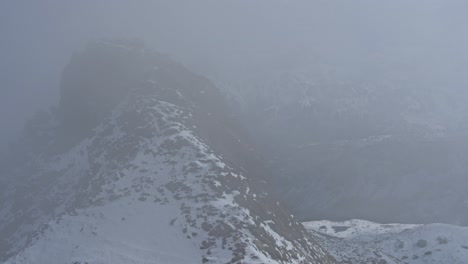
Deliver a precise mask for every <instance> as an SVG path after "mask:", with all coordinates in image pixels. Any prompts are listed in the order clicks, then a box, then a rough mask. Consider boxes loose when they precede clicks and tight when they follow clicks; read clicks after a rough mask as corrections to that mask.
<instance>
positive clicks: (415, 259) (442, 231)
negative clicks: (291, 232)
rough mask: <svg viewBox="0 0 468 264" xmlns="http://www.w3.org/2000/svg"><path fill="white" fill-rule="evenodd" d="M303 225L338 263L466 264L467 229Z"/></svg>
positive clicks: (354, 223) (348, 223) (358, 223)
mask: <svg viewBox="0 0 468 264" xmlns="http://www.w3.org/2000/svg"><path fill="white" fill-rule="evenodd" d="M303 224H304V226H305V227H306V228H307V229H308V230H309V231H310V232H312V233H318V234H321V235H322V239H320V240H321V241H322V243H323V246H324V248H325V249H326V250H328V252H330V253H331V254H332V255H333V256H334V257H335V258H336V259H337V260H338V261H341V262H342V263H387V264H390V263H411V264H413V263H414V264H424V263H439V264H447V263H450V264H466V263H468V227H460V226H454V225H447V224H427V225H408V224H378V223H373V222H369V221H365V220H350V221H344V222H331V221H313V222H306V223H303Z"/></svg>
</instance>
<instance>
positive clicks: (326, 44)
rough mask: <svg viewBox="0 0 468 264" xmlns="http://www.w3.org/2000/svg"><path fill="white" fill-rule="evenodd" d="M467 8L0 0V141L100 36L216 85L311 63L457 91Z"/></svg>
mask: <svg viewBox="0 0 468 264" xmlns="http://www.w3.org/2000/svg"><path fill="white" fill-rule="evenodd" d="M466 8H467V6H466V4H465V3H464V2H463V1H425V2H424V3H421V2H417V1H391V2H388V3H387V2H386V3H381V2H375V1H352V2H350V1H294V2H288V1H197V2H191V1H171V2H168V1H148V0H144V1H122V0H117V1H99V2H96V1H88V0H85V1H79V2H77V1H53V0H45V1H40V2H38V1H27V2H24V1H9V0H7V1H2V3H0V12H1V13H0V14H1V16H0V19H1V23H0V32H1V35H2V41H1V43H0V45H1V51H2V52H1V60H0V67H1V72H2V76H1V78H2V96H1V102H0V105H1V111H0V113H1V120H2V124H6V125H2V132H1V133H2V136H1V137H0V138H1V142H2V144H1V145H2V146H5V144H6V143H7V142H9V141H11V140H12V137H13V135H14V133H17V132H18V131H19V129H20V127H21V126H22V124H23V123H24V121H25V120H26V119H28V118H29V117H30V116H31V115H32V113H33V112H35V111H36V110H38V109H40V108H43V107H44V106H46V105H52V104H54V103H55V102H56V101H57V98H58V83H59V81H58V77H57V76H59V75H60V72H61V70H62V69H63V67H64V66H65V65H66V63H67V62H68V59H69V56H70V54H71V53H72V52H74V51H76V50H78V49H79V48H81V47H82V46H83V45H84V43H87V42H88V41H90V40H94V39H99V38H136V39H141V40H143V41H145V42H146V43H148V44H149V46H151V47H154V48H155V49H156V50H159V51H161V52H163V53H168V54H170V55H171V56H173V57H176V59H179V60H181V61H182V62H183V63H185V64H187V65H190V66H193V68H194V70H195V71H197V72H202V73H205V74H207V75H210V76H215V77H219V79H222V80H224V79H229V80H238V79H239V78H246V76H247V75H253V76H255V75H257V73H258V75H257V76H259V75H260V74H268V73H270V72H271V71H272V69H273V70H279V71H282V70H289V69H291V68H294V67H297V68H301V67H302V66H303V65H304V64H306V65H307V66H309V65H310V64H313V65H324V66H323V67H325V68H326V71H333V72H337V73H338V74H344V75H346V76H351V77H352V78H357V79H358V80H367V79H369V78H375V79H379V78H388V77H389V76H390V77H391V78H403V79H404V78H410V79H412V80H415V81H416V82H420V83H421V85H428V84H429V85H430V84H432V83H448V82H450V83H451V84H453V85H451V87H453V89H460V90H457V91H462V90H463V89H462V88H460V87H461V86H464V85H465V82H464V80H463V79H464V71H463V69H464V65H466V61H467V54H466V51H465V48H464V47H465V46H466V43H467V37H466V36H467V28H466V27H465V25H466V18H465V15H464V14H465V12H464V10H465V9H466ZM316 67H317V66H316ZM265 72H266V73H265ZM225 76H227V77H225ZM451 87H447V88H446V89H447V90H450V89H451ZM421 89H423V87H421ZM2 148H3V147H2Z"/></svg>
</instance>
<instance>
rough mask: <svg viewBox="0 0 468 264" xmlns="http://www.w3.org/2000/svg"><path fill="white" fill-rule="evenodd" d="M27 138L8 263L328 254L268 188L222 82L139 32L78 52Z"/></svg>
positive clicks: (12, 173)
mask: <svg viewBox="0 0 468 264" xmlns="http://www.w3.org/2000/svg"><path fill="white" fill-rule="evenodd" d="M22 139H23V142H24V144H22V145H24V146H25V147H23V148H20V147H19V146H20V145H18V148H17V149H18V151H17V152H18V154H16V156H17V157H21V159H20V158H16V161H17V164H16V165H15V164H13V163H12V166H11V167H13V168H12V169H10V170H9V172H8V174H7V175H6V177H4V183H5V184H2V186H8V187H7V188H6V187H3V188H2V194H1V195H2V197H1V199H0V205H1V206H0V215H1V216H2V217H1V218H0V236H1V238H0V252H1V255H0V259H1V260H2V261H6V263H11V264H13V263H155V262H156V263H334V260H333V258H332V257H330V256H329V255H328V254H327V253H326V252H324V251H323V250H322V249H321V247H320V246H319V244H318V243H317V241H316V237H315V235H314V234H310V233H308V232H307V231H306V230H305V229H304V227H303V226H302V225H301V224H300V223H298V222H297V221H296V220H295V219H294V217H293V216H292V215H290V214H289V213H288V212H287V210H285V209H284V208H282V207H281V206H280V205H279V203H277V202H276V201H275V200H274V199H273V198H271V196H270V195H269V193H268V189H267V187H266V185H265V182H264V178H263V174H265V172H264V170H263V167H262V165H261V162H258V159H257V158H256V155H255V153H254V150H253V149H254V148H253V146H252V143H249V142H250V141H249V138H248V137H247V136H246V133H245V132H244V131H243V129H242V128H241V126H240V125H239V124H238V122H237V121H236V119H235V117H233V116H232V115H230V113H229V112H228V111H227V109H226V107H225V102H224V98H223V96H222V94H221V93H220V92H219V91H218V90H217V89H216V87H214V86H213V85H212V84H211V83H210V82H209V81H208V80H207V79H205V78H203V77H201V76H198V75H196V74H193V73H191V72H190V71H188V70H187V69H185V68H184V67H183V66H181V65H179V64H177V63H175V62H173V61H171V60H170V59H168V58H166V57H165V56H162V55H160V54H157V53H154V52H151V51H148V50H146V49H145V48H144V47H143V46H142V45H140V44H137V43H128V42H97V43H93V44H91V45H89V46H88V47H87V48H86V50H85V51H83V52H81V53H78V54H75V55H74V57H73V58H72V61H71V63H70V64H69V65H68V66H67V68H66V69H65V71H64V73H63V79H62V90H61V101H60V104H59V107H58V109H57V110H55V111H51V112H48V113H43V114H41V115H38V116H37V117H36V118H35V119H34V120H33V121H32V122H31V123H30V124H29V128H28V129H27V130H26V132H25V133H24V135H23V137H22ZM30 143H34V144H30ZM18 164H21V165H23V166H17V165H18Z"/></svg>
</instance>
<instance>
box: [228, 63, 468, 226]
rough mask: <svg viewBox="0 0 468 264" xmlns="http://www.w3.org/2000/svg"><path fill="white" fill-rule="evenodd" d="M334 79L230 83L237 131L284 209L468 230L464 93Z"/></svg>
mask: <svg viewBox="0 0 468 264" xmlns="http://www.w3.org/2000/svg"><path fill="white" fill-rule="evenodd" d="M317 63H318V62H317ZM327 77H328V78H327ZM337 78H338V77H337V76H333V75H331V76H327V75H326V74H319V73H317V72H316V71H313V70H310V71H307V68H306V69H304V70H303V71H299V70H291V71H279V72H278V73H277V74H272V75H270V76H268V75H264V76H261V78H259V79H255V77H253V78H252V80H250V83H249V82H248V81H245V83H248V84H249V85H250V86H245V87H244V86H241V87H237V90H240V92H238V94H239V95H238V96H237V97H238V98H240V99H238V101H239V102H242V104H240V105H241V107H240V108H241V111H243V113H244V116H243V120H244V122H245V123H246V124H247V125H246V127H247V128H249V129H250V131H251V133H252V135H253V138H254V139H255V140H256V141H257V142H259V144H258V145H259V147H260V149H261V150H262V152H263V153H264V155H265V157H266V158H267V159H268V161H269V165H270V169H271V171H273V177H272V178H273V179H275V181H276V186H277V187H278V188H277V190H278V192H279V193H280V194H281V196H282V198H283V199H284V201H285V202H286V203H287V205H288V206H290V208H291V209H292V210H293V211H294V213H295V214H296V215H298V216H299V217H300V218H301V219H302V220H314V219H329V220H335V221H339V220H346V219H354V218H359V219H369V220H372V221H377V222H389V221H390V222H400V223H433V222H442V223H449V224H458V225H459V224H461V225H468V206H467V201H468V189H467V186H466V184H465V182H466V175H467V171H468V165H467V164H468V159H467V157H468V137H467V135H468V133H467V132H468V129H467V128H468V126H467V124H468V122H467V121H468V119H467V118H466V111H465V105H466V104H464V103H463V98H465V96H466V93H465V92H463V91H461V90H460V89H458V88H456V87H452V86H450V85H455V84H453V83H424V82H423V81H421V80H419V79H417V78H416V77H412V76H408V79H404V80H399V79H380V78H377V80H375V79H374V78H372V76H370V77H369V78H370V79H371V80H372V79H373V81H372V82H370V81H369V82H366V79H355V80H353V79H351V80H347V79H345V80H342V79H337ZM444 85H447V86H444ZM226 89H230V90H236V88H235V87H234V88H233V87H227V88H226ZM310 193H313V194H314V195H313V197H311V198H310V199H304V197H309V195H310Z"/></svg>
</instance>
